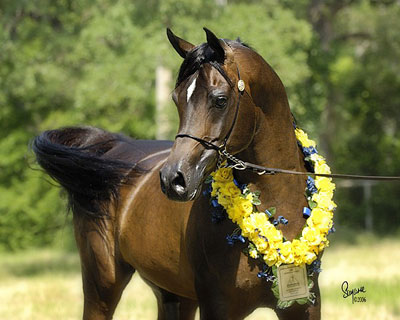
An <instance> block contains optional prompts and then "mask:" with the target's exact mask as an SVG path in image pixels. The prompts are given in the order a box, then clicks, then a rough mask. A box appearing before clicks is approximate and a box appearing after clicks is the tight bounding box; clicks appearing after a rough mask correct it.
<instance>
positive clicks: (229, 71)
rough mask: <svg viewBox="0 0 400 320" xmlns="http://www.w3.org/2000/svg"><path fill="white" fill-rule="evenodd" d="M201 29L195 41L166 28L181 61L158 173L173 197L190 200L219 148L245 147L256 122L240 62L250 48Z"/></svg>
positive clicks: (233, 150) (245, 70)
mask: <svg viewBox="0 0 400 320" xmlns="http://www.w3.org/2000/svg"><path fill="white" fill-rule="evenodd" d="M204 30H205V31H206V35H207V42H206V43H203V44H201V45H199V46H194V45H192V44H190V43H189V42H187V41H185V40H183V39H180V38H178V37H177V36H175V35H174V34H173V33H172V32H171V31H170V30H169V29H168V30H167V34H168V38H169V40H170V42H171V44H172V45H173V47H174V48H175V50H176V51H177V52H178V53H179V55H180V56H181V57H182V58H184V61H183V63H182V65H181V67H180V71H179V75H178V79H177V82H176V87H175V90H174V91H173V93H172V98H173V100H174V102H175V104H176V106H177V108H178V113H179V119H180V124H179V130H178V134H177V136H176V139H175V143H174V145H173V147H172V150H171V153H170V156H169V157H168V159H167V161H166V163H165V164H164V166H163V167H162V169H161V171H160V179H161V187H162V190H163V192H164V193H165V194H166V195H167V196H168V197H169V198H170V199H173V200H179V201H188V200H193V199H194V198H195V197H196V196H197V195H198V194H199V191H200V189H201V186H202V184H203V182H204V180H205V178H206V177H207V176H208V175H209V174H210V173H211V172H212V171H213V170H214V169H215V168H216V165H217V162H218V159H219V157H220V154H219V150H222V149H223V148H224V147H226V148H227V150H228V151H229V152H230V153H233V154H235V153H238V152H240V151H241V150H243V149H245V148H246V147H247V146H248V145H249V144H250V142H251V141H252V138H253V135H254V132H255V127H256V126H255V118H256V116H255V113H256V110H255V109H256V108H255V107H254V104H253V103H252V101H251V99H250V98H249V93H248V91H249V86H248V80H249V78H248V73H249V70H248V67H246V63H248V61H249V60H251V54H250V57H249V56H246V53H247V54H248V53H249V52H253V51H252V50H250V49H249V48H247V47H246V46H244V45H243V44H241V43H240V42H237V41H229V40H222V39H218V38H217V37H216V36H215V35H214V34H213V33H212V32H211V31H209V30H207V29H204ZM238 84H239V86H238ZM243 84H244V85H245V86H246V88H245V89H244V88H243ZM246 91H247V92H246Z"/></svg>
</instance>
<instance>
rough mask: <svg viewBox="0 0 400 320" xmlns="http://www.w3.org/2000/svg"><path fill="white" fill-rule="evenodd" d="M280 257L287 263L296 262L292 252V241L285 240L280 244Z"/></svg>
mask: <svg viewBox="0 0 400 320" xmlns="http://www.w3.org/2000/svg"><path fill="white" fill-rule="evenodd" d="M279 254H280V257H279V259H280V260H281V261H282V262H283V263H286V264H291V263H293V262H294V256H293V252H292V244H291V242H290V241H285V242H283V243H281V244H280V246H279Z"/></svg>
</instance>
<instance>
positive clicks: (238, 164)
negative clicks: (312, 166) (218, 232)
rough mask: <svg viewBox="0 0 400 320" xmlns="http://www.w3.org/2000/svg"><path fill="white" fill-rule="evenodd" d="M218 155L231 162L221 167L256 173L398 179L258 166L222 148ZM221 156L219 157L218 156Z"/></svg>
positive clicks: (359, 178)
mask: <svg viewBox="0 0 400 320" xmlns="http://www.w3.org/2000/svg"><path fill="white" fill-rule="evenodd" d="M219 153H220V155H223V156H225V157H226V158H227V159H228V160H230V161H231V163H229V162H228V163H227V164H226V165H224V166H223V167H226V168H232V169H236V170H242V171H243V170H251V171H253V172H255V173H257V174H258V175H260V176H262V175H276V174H291V175H298V176H318V177H327V178H337V179H352V180H378V181H400V176H364V175H354V174H340V173H315V172H299V171H293V170H285V169H278V168H267V167H263V166H259V165H256V164H253V163H250V162H245V161H242V160H240V159H238V158H236V157H235V156H234V155H232V154H230V153H229V152H227V151H226V149H224V150H220V151H219ZM219 158H221V157H219Z"/></svg>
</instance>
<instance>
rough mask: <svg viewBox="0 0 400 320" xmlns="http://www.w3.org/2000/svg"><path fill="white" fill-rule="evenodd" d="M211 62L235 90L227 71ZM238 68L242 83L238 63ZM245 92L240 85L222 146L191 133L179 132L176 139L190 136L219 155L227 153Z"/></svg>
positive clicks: (239, 79)
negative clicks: (229, 125) (227, 146)
mask: <svg viewBox="0 0 400 320" xmlns="http://www.w3.org/2000/svg"><path fill="white" fill-rule="evenodd" d="M209 63H210V65H211V66H213V67H214V68H215V69H217V71H218V72H219V73H220V74H221V75H222V76H223V77H224V78H225V80H226V81H227V82H228V83H229V85H230V87H231V88H232V90H235V86H234V84H233V82H232V81H231V79H229V78H228V76H227V75H226V74H225V72H224V71H223V70H222V68H221V66H220V65H219V64H218V63H216V62H209ZM236 69H237V75H238V83H239V82H240V81H242V83H243V80H241V78H240V71H239V67H238V66H237V65H236ZM244 92H245V90H244V88H243V90H240V88H239V87H238V99H237V102H236V109H235V116H234V118H233V121H232V124H231V127H230V128H229V131H228V133H227V134H226V136H225V138H224V139H223V142H222V144H221V145H220V146H217V145H216V144H214V143H213V142H211V141H207V140H205V139H202V138H199V137H196V136H194V135H191V134H189V133H179V134H177V135H176V136H175V139H176V138H190V139H193V140H195V141H197V142H199V143H201V145H202V146H203V147H204V148H206V149H212V150H215V151H217V152H218V155H219V156H220V155H221V154H225V153H226V145H227V142H228V139H229V137H230V136H231V134H232V131H233V128H234V127H235V124H236V120H237V117H238V114H239V106H240V98H241V97H242V95H243V93H244ZM213 140H215V139H213ZM218 160H220V159H218ZM218 164H220V161H218Z"/></svg>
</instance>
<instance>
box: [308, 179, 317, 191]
mask: <svg viewBox="0 0 400 320" xmlns="http://www.w3.org/2000/svg"><path fill="white" fill-rule="evenodd" d="M307 190H308V191H310V193H311V194H314V193H316V192H318V190H317V188H316V187H315V181H314V179H313V178H312V177H310V176H308V178H307Z"/></svg>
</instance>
